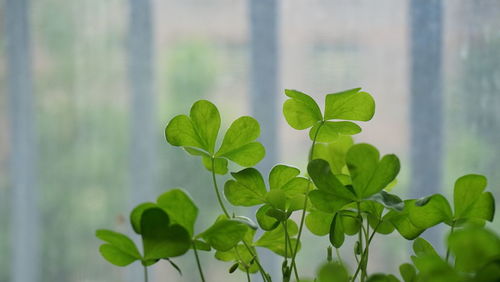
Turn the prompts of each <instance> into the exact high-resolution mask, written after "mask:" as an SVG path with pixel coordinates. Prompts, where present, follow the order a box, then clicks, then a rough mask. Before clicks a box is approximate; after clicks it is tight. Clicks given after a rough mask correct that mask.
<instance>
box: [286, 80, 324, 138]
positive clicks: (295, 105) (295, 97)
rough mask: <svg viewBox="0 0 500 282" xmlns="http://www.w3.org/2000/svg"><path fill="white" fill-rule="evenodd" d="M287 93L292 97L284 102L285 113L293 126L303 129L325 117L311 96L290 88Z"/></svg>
mask: <svg viewBox="0 0 500 282" xmlns="http://www.w3.org/2000/svg"><path fill="white" fill-rule="evenodd" d="M285 94H286V95H287V96H288V97H290V98H291V99H288V100H286V101H285V103H284V104H283V115H284V116H285V119H286V121H287V122H288V124H289V125H290V126H291V127H293V128H295V129H298V130H302V129H306V128H309V127H311V126H313V125H314V124H315V123H316V122H318V121H320V120H322V119H323V117H322V114H321V110H320V109H319V107H318V104H316V102H315V101H314V99H313V98H311V97H310V96H308V95H306V94H304V93H302V92H299V91H297V90H290V89H286V90H285Z"/></svg>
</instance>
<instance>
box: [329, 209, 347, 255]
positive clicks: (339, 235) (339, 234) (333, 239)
mask: <svg viewBox="0 0 500 282" xmlns="http://www.w3.org/2000/svg"><path fill="white" fill-rule="evenodd" d="M344 239H345V236H344V226H343V224H342V221H341V219H340V215H339V213H336V214H335V216H334V217H333V219H332V222H331V224H330V243H331V244H332V245H333V246H334V247H335V248H340V247H341V246H342V244H344Z"/></svg>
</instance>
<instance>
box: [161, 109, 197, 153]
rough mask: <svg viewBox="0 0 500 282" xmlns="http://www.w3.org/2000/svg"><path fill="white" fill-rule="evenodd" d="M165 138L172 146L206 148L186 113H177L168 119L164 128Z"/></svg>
mask: <svg viewBox="0 0 500 282" xmlns="http://www.w3.org/2000/svg"><path fill="white" fill-rule="evenodd" d="M165 138H166V139H167V142H168V143H170V145H172V146H183V147H196V148H200V149H205V148H206V145H205V144H204V143H203V140H201V138H200V136H199V135H198V133H197V132H196V129H195V127H194V124H193V122H192V121H191V119H190V118H189V117H188V116H186V115H178V116H176V117H174V118H173V119H172V120H170V122H169V123H168V125H167V127H166V128H165Z"/></svg>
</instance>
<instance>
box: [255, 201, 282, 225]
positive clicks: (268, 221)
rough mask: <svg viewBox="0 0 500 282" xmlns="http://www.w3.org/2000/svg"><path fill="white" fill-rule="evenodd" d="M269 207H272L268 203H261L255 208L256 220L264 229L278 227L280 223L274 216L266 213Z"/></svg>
mask: <svg viewBox="0 0 500 282" xmlns="http://www.w3.org/2000/svg"><path fill="white" fill-rule="evenodd" d="M270 209H273V207H272V206H271V205H268V204H266V205H263V206H261V207H260V208H259V209H258V210H257V213H256V215H255V217H256V218H257V222H258V223H259V226H260V227H261V228H262V229H264V230H266V231H269V230H273V229H275V228H276V227H278V225H279V223H280V221H279V220H277V219H276V218H274V217H272V216H269V215H267V212H268V211H269V210H270Z"/></svg>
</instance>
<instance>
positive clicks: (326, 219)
mask: <svg viewBox="0 0 500 282" xmlns="http://www.w3.org/2000/svg"><path fill="white" fill-rule="evenodd" d="M334 215H335V214H333V213H326V212H322V211H311V212H310V213H308V214H307V216H306V226H307V229H309V231H311V233H312V234H314V235H317V236H324V235H327V234H329V233H330V224H331V223H332V220H333V217H334Z"/></svg>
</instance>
